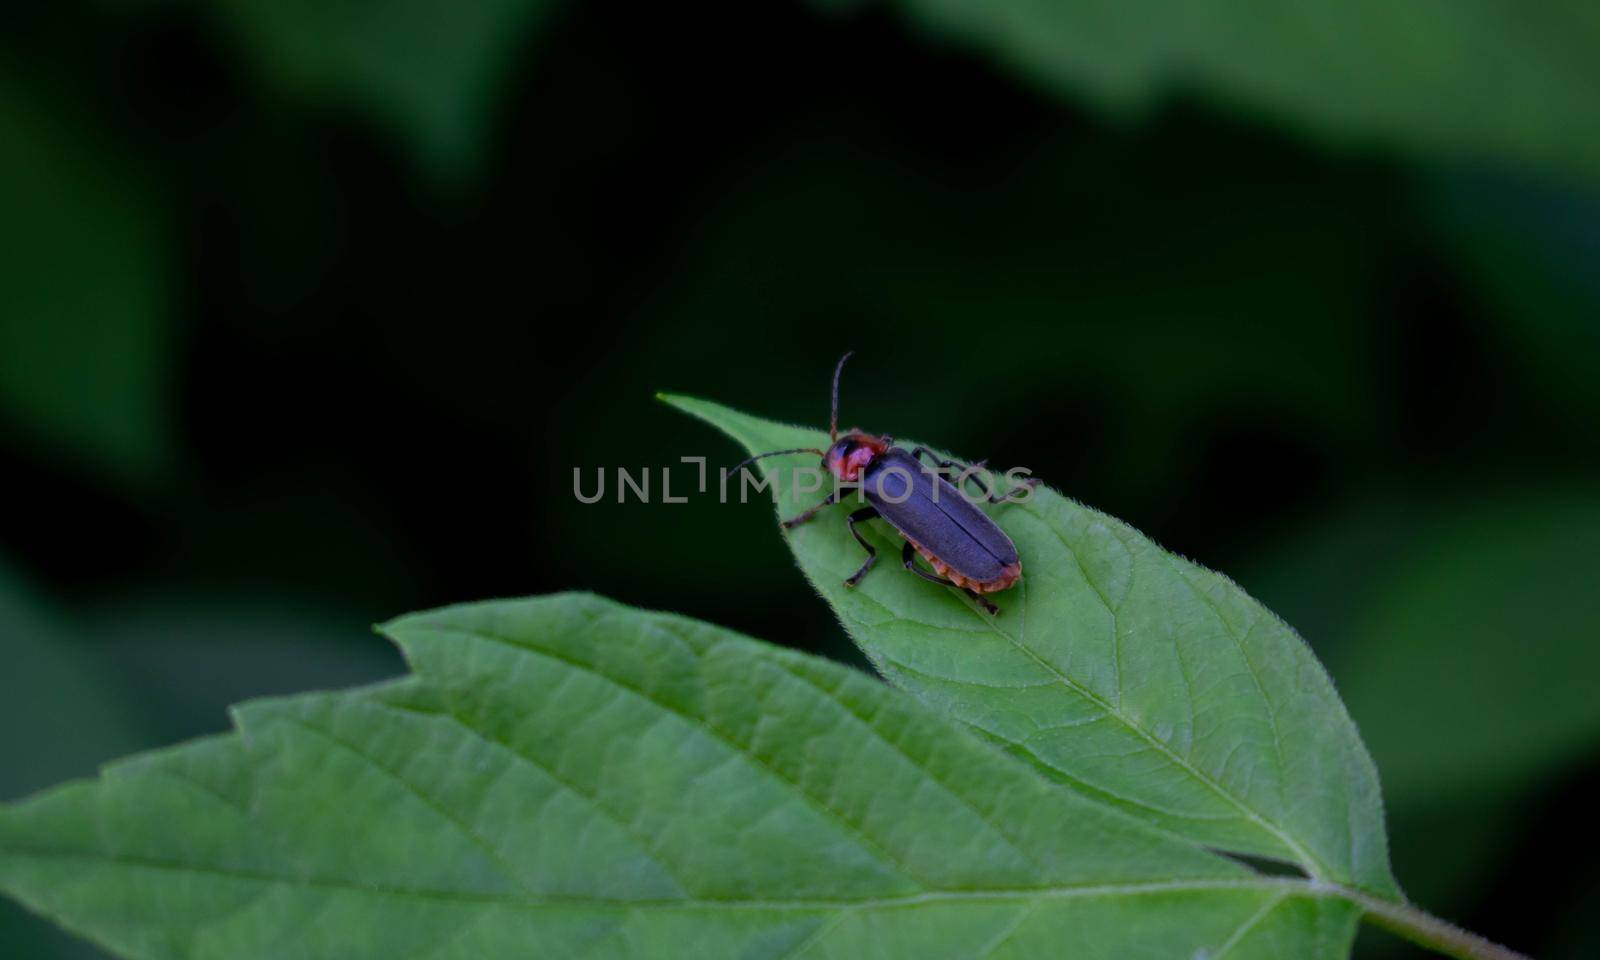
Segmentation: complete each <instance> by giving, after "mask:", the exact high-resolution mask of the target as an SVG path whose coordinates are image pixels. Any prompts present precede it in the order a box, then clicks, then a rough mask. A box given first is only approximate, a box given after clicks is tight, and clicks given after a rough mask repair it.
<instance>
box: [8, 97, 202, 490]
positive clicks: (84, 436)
mask: <svg viewBox="0 0 1600 960" xmlns="http://www.w3.org/2000/svg"><path fill="white" fill-rule="evenodd" d="M164 220H165V215H164V211H163V210H162V209H161V207H160V204H159V201H158V199H157V198H156V197H155V196H154V195H153V194H152V192H151V189H150V186H149V184H148V183H146V182H144V181H143V180H142V179H141V178H140V177H139V176H138V175H137V174H135V173H134V172H132V171H131V170H130V169H128V167H127V166H126V165H124V164H122V163H120V162H119V161H118V158H117V157H116V156H115V154H114V153H112V152H110V151H109V150H108V148H107V145H106V144H105V143H103V142H99V141H98V138H97V137H96V134H95V131H93V130H92V129H85V128H84V126H83V125H82V124H81V123H78V122H76V118H74V117H73V116H72V115H71V114H70V113H69V112H68V111H66V110H65V109H63V108H62V107H61V106H60V105H51V104H49V103H47V102H38V101H37V100H35V99H34V98H30V97H29V96H28V95H27V93H25V92H24V89H23V87H22V86H21V85H20V84H18V83H15V82H12V81H10V80H9V79H8V78H7V77H6V74H5V72H4V71H3V70H0V291H4V294H5V306H4V310H3V311H0V418H3V419H4V420H5V421H8V422H6V423H5V424H4V426H5V427H9V428H11V429H21V430H22V431H25V432H26V433H28V434H29V435H30V436H29V439H30V440H33V441H35V442H39V443H41V444H43V445H45V446H47V447H49V448H50V449H51V451H52V452H53V453H56V454H59V455H65V456H71V457H75V458H78V459H81V460H82V461H83V462H84V463H85V464H86V465H88V466H90V467H91V468H94V469H110V470H114V471H116V472H119V473H121V474H123V475H124V476H126V477H128V478H129V479H133V480H140V481H145V480H149V479H150V478H151V477H152V476H153V475H155V474H157V473H158V472H160V471H161V470H162V469H164V468H165V467H166V466H167V461H168V459H169V457H170V455H171V442H172V438H171V424H172V418H171V416H170V412H169V410H168V409H167V404H168V400H169V395H168V386H169V383H170V374H169V366H170V364H171V362H172V359H173V357H172V342H173V330H172V327H173V323H174V317H173V315H172V309H171V303H170V300H171V295H170V289H169V288H170V276H169V272H170V269H171V267H170V254H171V251H170V249H169V243H168V234H167V230H166V229H165V223H164Z"/></svg>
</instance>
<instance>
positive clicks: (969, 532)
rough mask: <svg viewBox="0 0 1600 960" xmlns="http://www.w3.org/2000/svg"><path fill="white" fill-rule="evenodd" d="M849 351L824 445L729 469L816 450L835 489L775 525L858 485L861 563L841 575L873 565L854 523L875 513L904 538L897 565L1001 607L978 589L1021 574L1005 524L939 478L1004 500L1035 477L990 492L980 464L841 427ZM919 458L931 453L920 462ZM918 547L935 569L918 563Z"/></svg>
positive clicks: (801, 518) (791, 524) (800, 519)
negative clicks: (842, 386)
mask: <svg viewBox="0 0 1600 960" xmlns="http://www.w3.org/2000/svg"><path fill="white" fill-rule="evenodd" d="M851 356H852V354H851V353H846V354H845V355H844V356H843V357H840V358H839V364H838V366H836V367H834V369H833V414H832V417H831V418H830V419H829V421H828V442H829V446H828V449H827V450H818V449H816V448H815V447H796V448H793V449H790V450H772V451H769V452H767V453H758V454H756V455H755V456H753V457H750V458H748V459H746V460H744V461H742V462H740V463H739V464H738V465H737V466H735V467H734V468H733V469H732V470H730V471H728V473H729V474H733V473H737V472H739V470H741V469H743V468H744V467H746V466H748V465H749V464H751V463H754V462H755V461H757V460H761V459H764V458H766V457H781V456H786V455H789V454H796V453H815V454H818V455H820V456H821V457H822V469H824V470H826V471H827V472H828V473H830V474H832V475H833V476H834V478H835V480H836V483H835V485H834V491H833V493H831V494H829V495H828V496H827V497H826V498H825V499H824V500H823V501H822V502H821V503H819V504H817V505H816V506H813V507H811V508H810V509H808V510H806V511H804V512H803V513H800V514H799V515H797V516H794V517H790V518H789V519H788V520H784V521H782V522H781V523H780V524H779V526H781V527H782V528H783V529H784V530H792V529H794V528H795V527H797V526H799V525H800V524H802V523H805V522H806V521H807V520H810V519H811V518H812V517H814V516H816V515H817V513H818V512H819V511H821V510H822V509H823V508H824V507H828V506H831V505H833V504H835V503H839V502H842V500H843V498H844V497H845V495H846V494H845V489H846V488H845V487H844V486H843V485H845V484H850V485H852V486H853V488H854V489H858V490H859V491H860V493H861V496H862V497H863V498H864V499H865V500H866V502H867V506H864V507H861V508H860V509H858V510H856V511H854V512H852V513H851V514H850V515H849V516H848V517H846V518H845V526H846V527H848V528H849V530H850V535H851V536H853V537H855V538H856V542H857V543H859V544H861V549H863V550H865V551H866V552H867V558H866V560H864V561H862V563H861V568H860V569H858V570H857V571H856V572H855V573H853V574H851V575H850V576H849V577H847V578H846V579H845V581H844V585H845V586H847V587H854V586H855V585H856V584H857V583H859V582H861V578H862V577H864V576H866V574H867V571H868V570H870V569H872V565H873V563H875V562H876V561H877V559H878V552H877V551H876V550H875V549H873V546H872V544H870V543H868V542H867V540H866V538H865V537H863V536H862V535H861V531H860V530H859V529H857V524H861V523H865V522H866V521H868V520H873V519H878V518H881V519H883V520H885V521H887V522H888V524H889V525H890V526H891V527H893V528H894V529H895V532H896V533H898V534H900V536H901V537H903V538H904V539H905V545H904V546H903V547H902V548H901V550H900V561H901V563H902V565H903V566H904V567H905V568H906V569H907V570H909V571H911V572H912V573H914V574H916V575H917V576H919V577H921V578H923V579H924V580H929V581H932V582H933V583H937V584H940V585H942V586H947V587H956V588H958V589H961V590H964V591H966V592H967V593H968V594H969V595H971V597H972V598H973V599H974V600H975V601H977V603H978V605H979V606H981V607H983V609H984V610H986V611H988V612H989V613H991V614H998V613H999V612H1000V610H999V608H998V607H996V606H995V605H994V604H993V603H991V602H990V601H989V599H988V598H987V597H986V596H984V595H985V594H989V593H997V592H999V591H1001V590H1005V589H1008V588H1010V587H1011V586H1012V585H1013V584H1015V583H1016V582H1017V580H1018V579H1019V578H1021V576H1022V561H1021V559H1019V558H1018V556H1017V548H1016V545H1015V544H1013V543H1012V542H1011V538H1010V537H1008V536H1006V534H1005V531H1003V530H1001V529H1000V528H999V527H998V526H996V525H995V522H994V521H993V520H991V519H989V517H988V515H987V514H985V513H984V512H983V511H981V510H979V509H978V508H977V507H976V506H974V505H973V504H972V502H971V501H969V500H968V499H967V498H966V497H965V496H964V495H962V493H960V492H959V491H958V490H957V489H956V487H954V486H952V485H951V484H950V483H949V481H948V480H946V478H945V473H946V472H947V471H950V470H959V473H958V474H957V476H956V482H957V483H966V482H967V481H971V482H972V483H974V484H976V485H977V487H978V489H979V490H981V491H982V494H983V499H985V500H986V501H987V502H989V503H1006V502H1010V501H1013V500H1020V499H1024V498H1025V497H1026V496H1027V493H1028V492H1029V491H1031V489H1032V487H1033V486H1034V484H1036V483H1037V482H1038V481H1037V480H1035V479H1033V478H1029V479H1027V480H1025V481H1023V482H1022V483H1021V484H1019V485H1018V486H1017V487H1016V488H1014V489H1012V490H1010V491H1008V492H1007V493H1006V494H1004V495H1003V496H1002V495H998V494H994V493H991V492H990V490H989V487H988V486H987V485H986V484H985V483H984V482H983V479H982V478H981V477H979V476H977V474H976V471H977V470H978V469H979V468H981V467H982V466H983V464H984V462H983V461H979V462H978V463H975V464H964V463H961V462H959V461H956V460H941V459H939V458H938V456H937V455H936V454H934V453H933V452H932V451H931V450H928V449H927V448H926V447H920V446H919V447H915V448H913V449H912V450H911V451H909V452H907V451H906V450H905V448H903V447H897V446H895V445H894V438H893V437H890V436H887V435H881V436H880V435H874V434H869V433H865V432H862V431H860V430H855V429H852V430H848V431H846V432H845V434H844V436H842V437H841V436H840V435H839V376H840V374H842V373H843V372H844V364H845V361H846V360H849V359H850V357H851ZM924 458H927V459H928V461H930V462H929V463H928V464H924V462H923V461H924ZM919 553H920V554H921V555H922V556H923V557H924V558H925V559H926V560H927V561H928V564H929V566H931V567H932V568H933V572H931V573H930V572H929V571H927V570H924V569H923V568H922V567H920V566H918V565H917V563H916V555H917V554H919Z"/></svg>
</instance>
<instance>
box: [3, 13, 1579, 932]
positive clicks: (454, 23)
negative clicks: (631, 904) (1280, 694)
mask: <svg viewBox="0 0 1600 960" xmlns="http://www.w3.org/2000/svg"><path fill="white" fill-rule="evenodd" d="M1168 6H1169V5H1164V4H1156V3H1153V2H1150V0H1137V2H1133V0H1130V2H1128V3H1125V4H1120V5H1113V6H1107V5H1105V4H1103V3H1100V2H1097V0H1063V2H1062V3H1061V4H1060V5H1059V6H1056V7H1050V6H1047V5H1042V4H1036V3H1027V2H1022V0H996V2H995V3H993V4H992V5H982V4H972V5H962V4H950V3H945V2H941V0H905V2H903V3H901V4H900V5H899V6H884V5H878V4H856V3H837V2H836V3H821V4H813V5H807V4H802V3H795V2H776V3H767V4H749V3H730V2H716V3H710V4H700V5H690V6H687V7H684V6H681V5H679V6H673V5H627V4H619V3H607V2H594V3H586V4H575V3H574V4H565V3H556V2H554V0H472V2H454V0H407V2H404V3H381V2H376V0H339V2H333V3H329V2H323V0H222V2H219V3H215V4H193V3H186V2H182V0H164V2H158V0H143V2H123V3H109V2H84V0H63V2H61V3H58V4H53V5H35V6H31V7H29V8H26V9H18V10H10V11H8V12H7V13H6V14H4V22H5V28H4V29H3V30H0V493H3V498H0V798H4V799H9V798H14V797H17V796H21V795H23V794H25V793H27V792H30V791H33V790H36V789H39V788H42V787H45V786H48V785H50V784H52V783H55V782H58V781H60V780H61V779H63V778H67V777H72V776H80V775H86V774H89V773H91V772H92V771H93V770H94V768H95V765H96V764H97V763H99V762H102V761H104V760H107V759H110V758H112V757H116V756H119V755H122V754H125V753H128V752H131V751H136V750H140V749H146V748H150V747H154V746H158V745H162V744H167V743H171V742H174V741H177V740H180V739H182V738H186V737H190V736H194V735H198V734H201V733H205V732H211V731H217V730H221V729H224V728H225V726H226V723H227V720H226V714H225V708H226V706H227V705H228V704H229V703H233V702H236V701H238V700H241V699H246V698H249V697H254V696H260V695H266V694H274V693H285V692H290V691H297V690H303V689H308V688H315V687H337V686H345V685H350V684H353V683H359V682H365V681H368V680H374V679H378V678H381V677H385V676H390V675H393V674H395V673H397V672H398V671H399V670H400V669H401V665H400V663H399V661H398V658H397V657H396V656H395V655H394V654H393V653H392V652H391V651H390V650H389V648H388V647H387V645H386V644H385V643H384V642H383V641H382V640H381V639H380V638H378V637H377V636H375V635H374V634H373V633H372V632H371V631H370V629H369V627H370V625H371V624H372V623H373V622H375V621H379V620H383V619H386V618H388V617H390V616H393V615H395V614H398V613H401V612H405V611H409V610H416V609H421V608H427V607H431V606H436V605H440V604H445V603H450V602H454V601H461V600H469V599H478V598H484V597H491V596H505V595H521V594H532V593H541V592H547V591H554V590H562V589H569V588H580V589H589V590H595V591H598V592H601V593H604V594H607V595H610V596H612V597H615V598H617V599H620V600H623V601H626V602H629V603H634V604H638V605H642V606H647V607H658V608H667V609H671V610H676V611H680V612H682V613H685V614H689V615H691V616H695V617H700V618H704V619H706V620H710V621H713V622H716V623H719V624H724V625H727V626H731V627H735V628H738V629H741V630H744V631H746V632H748V633H751V634H753V635H756V636H759V637H762V638H765V639H768V640H772V641H776V642H779V643H784V644H788V645H791V646H794V647H800V648H806V649H810V650H814V651H818V652H821V653H823V654H826V655H828V656H833V657H836V658H841V659H846V660H855V659H856V658H855V657H854V654H853V652H852V651H851V650H850V649H849V648H848V645H847V644H846V643H845V642H844V641H843V639H842V637H841V634H840V631H839V630H838V629H837V627H836V625H835V623H834V621H833V618H832V617H831V615H830V614H829V612H828V610H827V608H826V607H825V606H824V605H823V604H822V603H821V602H820V601H818V600H817V599H816V598H814V597H813V596H812V595H811V593H810V591H809V590H808V588H807V587H806V585H805V584H804V582H803V581H802V579H801V578H800V577H799V576H798V575H797V573H796V571H795V569H794V567H793V564H792V562H791V560H790V559H789V556H788V554H787V552H786V550H785V548H784V546H783V544H782V543H781V541H780V539H779V538H778V536H776V534H775V532H774V530H773V529H772V518H771V515H770V512H769V510H768V509H767V508H765V507H764V506H761V505H759V504H751V505H748V506H745V507H739V506H737V505H730V506H718V505H716V504H715V503H712V502H710V501H709V500H707V499H704V498H702V499H698V500H693V501H691V502H690V503H689V504H686V505H673V506H666V505H650V506H645V505H640V504H637V503H629V504H626V505H619V504H616V503H615V502H608V503H604V504H599V505H594V506H584V505H581V504H579V503H577V502H576V501H575V499H574V497H573V493H572V471H573V468H574V467H584V468H586V469H587V470H590V471H592V470H593V469H594V468H596V467H604V468H607V469H608V470H610V469H613V468H615V467H619V466H620V467H628V468H632V469H633V470H635V471H637V470H638V468H641V467H646V466H650V467H652V468H659V467H660V466H663V465H667V464H674V463H676V462H677V459H678V458H679V457H680V456H694V455H703V456H707V457H709V458H711V461H712V463H726V462H728V461H730V460H732V459H734V458H735V456H736V451H735V450H734V449H733V448H732V446H731V445H730V444H729V443H727V442H726V441H724V440H722V439H720V438H719V437H718V436H716V435H715V434H713V433H712V432H711V431H709V430H708V429H706V428H704V427H702V426H699V425H697V424H695V423H692V422H690V421H689V420H688V419H686V418H684V417H682V416H680V415H676V414H674V413H673V412H672V411H670V410H668V409H667V408H666V407H664V406H662V405H660V404H658V403H655V402H654V401H653V400H652V394H653V393H654V392H655V391H656V390H657V389H671V390H676V391H682V392H688V393H693V394H697V395H701V396H706V397H709V398H712V399H717V400H721V401H724V402H727V403H730V404H733V405H735V406H738V407H740V408H742V409H745V410H748V411H750V412H752V413H758V414H763V415H766V416H770V417H774V418H779V419H785V420H793V421H800V422H807V423H812V424H820V423H822V422H824V421H825V419H826V414H827V410H826V404H827V377H828V374H829V371H830V368H831V364H832V362H833V360H834V359H835V358H836V357H837V356H838V355H839V354H840V353H841V352H842V351H843V350H844V349H845V348H847V347H849V348H854V349H855V350H856V351H857V352H858V353H857V359H856V360H855V361H853V365H852V367H851V368H850V370H849V371H848V373H847V376H846V378H845V384H844V397H843V403H844V418H845V420H846V421H848V422H849V423H851V424H857V425H860V426H862V427H865V428H870V429H874V430H882V431H887V432H892V433H894V434H896V435H897V436H908V437H917V438H920V439H925V440H929V441H933V442H937V443H939V444H941V445H943V446H946V447H948V448H951V449H953V450H956V451H958V452H960V453H962V454H965V455H967V456H970V457H984V456H986V457H988V458H990V459H991V460H992V461H993V462H994V463H996V464H1006V465H1009V464H1023V465H1026V466H1029V467H1031V468H1033V469H1034V471H1035V472H1036V473H1037V474H1038V475H1040V476H1042V477H1044V478H1046V479H1047V480H1048V481H1049V482H1050V483H1051V484H1053V485H1055V486H1057V487H1059V488H1060V489H1062V490H1064V491H1065V492H1067V493H1068V494H1070V495H1072V496H1074V497H1076V498H1078V499H1080V500H1083V501H1085V502H1087V503H1089V504H1092V505H1094V506H1096V507H1099V508H1102V509H1104V510H1107V511H1109V512H1111V513H1113V514H1116V515H1118V516H1120V517H1123V518H1125V519H1127V520H1128V521H1129V522H1131V523H1133V524H1134V525H1135V526H1137V527H1139V528H1141V529H1143V530H1144V531H1146V532H1147V533H1149V534H1150V535H1152V536H1153V537H1155V538H1156V539H1157V540H1158V541H1160V542H1161V543H1163V544H1164V545H1166V546H1167V547H1169V548H1170V549H1173V550H1176V551H1178V552H1180V553H1183V554H1185V555H1187V556H1189V557H1192V558H1195V559H1197V560H1199V561H1201V562H1203V563H1205V564H1206V565H1208V566H1212V567H1215V568H1217V569H1220V570H1223V571H1225V572H1227V573H1228V574H1230V575H1231V576H1233V577H1234V578H1235V579H1237V580H1239V581H1240V582H1241V583H1242V584H1243V585H1244V586H1245V588H1246V589H1248V590H1249V591H1251V592H1252V593H1253V594H1255V595H1256V596H1257V597H1259V598H1260V599H1262V600H1263V601H1264V602H1265V603H1267V604H1268V605H1269V606H1271V607H1272V608H1273V609H1274V610H1276V611H1278V612H1279V613H1281V614H1282V615H1283V616H1284V617H1285V618H1286V619H1288V620H1289V621H1290V622H1291V623H1294V624H1295V625H1296V626H1298V627H1299V628H1300V629H1301V630H1302V632H1303V633H1304V635H1305V636H1306V638H1307V640H1308V641H1309V642H1310V643H1311V645H1312V646H1313V647H1314V648H1315V650H1316V651H1317V653H1318V654H1319V655H1320V656H1321V657H1322V658H1323V660H1324V662H1326V663H1327V664H1328V666H1329V668H1330V670H1331V671H1332V673H1333V675H1334V677H1335V680H1336V682H1337V683H1338V685H1339V687H1340V690H1341V692H1342V693H1343V694H1344V696H1345V698H1346V700H1347V702H1348V703H1349V705H1350V708H1351V711H1352V713H1353V714H1354V715H1355V718H1356V720H1357V722H1358V723H1359V724H1360V726H1361V728H1362V732H1363V734H1364V736H1365V737H1366V739H1367V742H1368V743H1369V744H1370V746H1371V747H1372V750H1373V752H1374V754H1375V755H1376V757H1377V760H1378V763H1379V767H1380V769H1381V771H1382V774H1383V779H1384V783H1385V792H1386V794H1387V796H1388V799H1389V805H1390V814H1391V818H1390V819H1391V829H1392V833H1393V837H1394V840H1393V848H1394V859H1395V862H1396V869H1397V871H1398V873H1399V876H1400V878H1401V881H1402V883H1403V884H1404V885H1405V886H1406V887H1407V889H1408V891H1409V892H1410V893H1411V894H1412V896H1413V897H1414V898H1416V899H1417V900H1419V901H1420V902H1422V903H1423V904H1425V905H1427V906H1428V907H1429V908H1431V909H1433V910H1435V911H1437V912H1439V913H1442V914H1443V915H1445V916H1448V917H1451V918H1453V919H1456V920H1459V921H1462V922H1464V923H1466V924H1468V925H1469V926H1471V927H1473V928H1474V929H1477V930H1479V931H1480V932H1482V933H1484V934H1487V935H1489V936H1492V937H1495V938H1498V939H1502V940H1505V941H1508V942H1509V943H1511V944H1512V945H1514V946H1516V947H1519V948H1522V949H1524V950H1527V951H1529V952H1531V953H1534V954H1536V955H1537V956H1539V957H1541V958H1564V957H1574V958H1576V957H1588V956H1594V955H1595V954H1596V952H1597V951H1600V934H1597V933H1596V931H1595V929H1594V925H1593V923H1592V909H1593V904H1594V902H1595V898H1596V897H1597V896H1600V884H1597V881H1596V879H1595V877H1596V874H1595V871H1594V870H1593V869H1592V866H1591V865H1592V863H1593V862H1594V861H1595V859H1596V858H1597V857H1600V827H1597V825H1596V822H1595V820H1594V818H1593V811H1594V810H1595V809H1596V808H1597V805H1600V749H1597V748H1600V681H1597V680H1596V676H1597V672H1596V671H1597V669H1600V645H1597V644H1600V560H1597V557H1600V430H1597V429H1596V427H1597V423H1600V379H1597V378H1600V313H1597V308H1600V189H1597V187H1600V19H1597V18H1596V17H1595V15H1594V8H1593V6H1592V4H1591V5H1585V4H1580V3H1574V2H1553V3H1550V4H1543V5H1535V6H1533V7H1527V6H1519V7H1516V8H1514V9H1513V8H1504V5H1502V4H1499V3H1492V2H1490V0H1460V2H1456V3H1449V4H1446V3H1441V2H1433V0H1418V2H1417V3H1415V4H1410V5H1407V6H1406V7H1405V11H1406V12H1405V15H1404V16H1403V17H1401V16H1400V15H1399V14H1398V12H1397V11H1399V10H1400V7H1399V6H1397V5H1386V4H1378V3H1353V4H1352V3H1339V4H1335V3H1332V2H1331V0H1329V2H1326V3H1306V4H1301V5H1296V6H1293V7H1290V6H1285V7H1284V8H1283V9H1282V10H1280V11H1278V13H1277V14H1276V15H1274V16H1271V17H1266V16H1265V14H1266V13H1267V11H1266V10H1265V8H1260V7H1259V5H1253V4H1248V3H1243V2H1241V0H1211V2H1210V3H1207V4H1196V5H1193V9H1189V8H1184V9H1183V10H1178V9H1168ZM1502 21H1503V22H1502ZM692 475H693V471H692V468H680V470H679V472H678V474H677V477H676V478H675V479H676V480H677V481H678V482H679V483H683V482H684V481H687V480H689V479H690V478H692ZM657 481H658V482H659V477H657ZM685 485H686V484H685ZM0 953H3V954H4V955H6V956H18V957H21V956H27V957H39V958H47V960H53V958H66V957H92V956H96V954H95V953H94V952H93V951H92V950H90V949H89V948H87V947H82V946H79V945H77V944H74V943H72V942H71V941H70V940H68V939H67V938H66V937H65V936H63V935H60V934H57V933H55V932H53V931H52V930H51V929H50V928H49V927H47V926H46V925H44V924H42V923H40V922H38V921H35V920H33V919H31V918H29V917H27V916H25V915H23V914H22V913H21V912H20V911H19V910H18V909H16V908H15V907H13V906H11V905H10V904H9V903H7V904H4V905H0ZM1360 954H1361V956H1363V957H1370V958H1380V957H1401V956H1417V954H1415V953H1412V952H1408V951H1407V950H1406V949H1405V948H1402V947H1399V946H1397V945H1396V944H1395V943H1394V942H1393V941H1391V940H1389V939H1387V938H1385V937H1384V936H1382V935H1380V934H1374V933H1363V935H1362V939H1361V943H1360Z"/></svg>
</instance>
